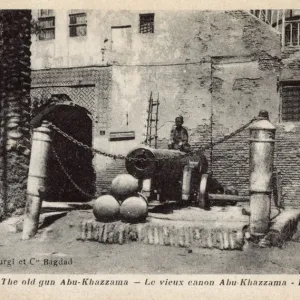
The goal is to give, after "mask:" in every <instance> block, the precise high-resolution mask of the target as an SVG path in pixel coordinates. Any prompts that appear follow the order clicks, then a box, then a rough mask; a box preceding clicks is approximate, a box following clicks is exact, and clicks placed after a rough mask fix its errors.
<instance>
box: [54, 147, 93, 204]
mask: <svg viewBox="0 0 300 300" xmlns="http://www.w3.org/2000/svg"><path fill="white" fill-rule="evenodd" d="M52 152H53V154H54V157H55V159H56V161H57V162H58V164H59V166H60V168H61V170H62V171H63V173H64V174H65V175H66V177H67V178H68V179H69V181H70V182H71V183H72V184H73V186H74V187H75V188H76V189H77V190H78V191H79V192H80V193H82V194H83V195H85V196H87V197H89V198H94V195H91V194H89V193H87V192H85V191H84V190H83V189H82V188H81V187H79V186H78V185H77V183H76V182H75V181H74V180H73V179H72V177H71V176H70V174H69V173H68V172H67V170H66V169H65V167H64V165H63V163H62V161H61V160H60V158H59V156H58V154H57V152H56V150H55V148H54V146H53V145H52Z"/></svg>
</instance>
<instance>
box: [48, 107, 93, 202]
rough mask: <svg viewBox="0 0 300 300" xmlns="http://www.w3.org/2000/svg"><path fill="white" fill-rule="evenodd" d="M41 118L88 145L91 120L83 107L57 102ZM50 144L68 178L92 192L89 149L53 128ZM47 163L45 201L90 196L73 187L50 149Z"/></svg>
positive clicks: (86, 198) (91, 156) (90, 138)
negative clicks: (47, 175)
mask: <svg viewBox="0 0 300 300" xmlns="http://www.w3.org/2000/svg"><path fill="white" fill-rule="evenodd" d="M43 119H44V120H47V121H49V122H52V123H53V124H54V125H56V126H57V127H59V128H60V129H61V130H62V131H64V132H65V133H67V134H68V135H70V136H72V137H74V138H75V139H76V140H78V141H79V142H81V143H83V144H85V145H87V146H89V147H91V146H92V120H91V119H90V117H89V116H88V114H87V111H86V110H85V109H84V108H80V107H78V106H68V105H57V106H56V107H55V108H54V109H53V110H52V111H51V112H49V113H48V114H47V115H45V116H44V118H43ZM52 148H54V149H55V151H56V153H57V156H58V157H59V160H60V161H61V164H62V165H63V168H64V169H65V171H66V172H67V173H68V174H69V176H70V177H71V179H72V181H74V182H75V184H76V185H77V186H78V187H79V188H80V189H82V190H83V191H84V192H85V193H88V194H90V195H93V194H94V192H95V190H94V189H95V172H94V169H93V165H92V158H93V155H92V152H91V151H88V150H86V149H84V148H83V147H80V146H78V145H76V144H74V143H73V142H72V141H70V140H68V139H66V138H65V137H63V136H62V135H61V134H59V133H56V132H55V131H54V132H53V141H52ZM48 163H49V178H48V184H47V201H56V202H77V201H88V200H90V199H91V198H92V197H90V196H88V195H86V194H84V193H82V192H81V191H79V190H78V188H76V187H75V185H74V183H72V181H71V180H70V178H68V176H66V174H65V173H64V171H63V170H62V167H61V165H60V164H59V162H58V161H57V159H56V157H55V155H54V153H53V152H52V151H51V154H50V159H49V162H48Z"/></svg>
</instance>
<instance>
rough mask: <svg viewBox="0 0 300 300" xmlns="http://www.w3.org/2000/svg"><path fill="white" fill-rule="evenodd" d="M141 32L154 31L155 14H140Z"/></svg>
mask: <svg viewBox="0 0 300 300" xmlns="http://www.w3.org/2000/svg"><path fill="white" fill-rule="evenodd" d="M140 33H154V14H142V15H140Z"/></svg>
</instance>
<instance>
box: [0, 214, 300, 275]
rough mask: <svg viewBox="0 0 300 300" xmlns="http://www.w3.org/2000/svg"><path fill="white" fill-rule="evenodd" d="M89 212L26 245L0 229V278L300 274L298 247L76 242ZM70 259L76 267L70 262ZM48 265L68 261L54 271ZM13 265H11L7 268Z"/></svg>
mask: <svg viewBox="0 0 300 300" xmlns="http://www.w3.org/2000/svg"><path fill="white" fill-rule="evenodd" d="M90 215H91V212H88V211H86V212H81V213H80V214H78V213H76V212H70V213H68V214H67V215H66V216H65V217H63V218H60V219H59V220H56V221H55V222H54V223H53V224H51V225H48V226H47V227H44V228H43V229H40V230H39V233H38V234H37V235H36V237H35V238H33V239H31V240H28V241H22V239H21V236H22V233H21V232H18V233H11V232H7V228H6V227H5V226H3V225H1V224H0V272H1V273H23V274H24V273H28V274H29V273H48V274H55V273H57V274H58V273H69V274H101V273H102V274H103V273H104V274H126V273H130V274H145V273H152V274H167V273H168V274H223V273H224V274H229V273H234V274H280V273H281V274H299V272H300V256H299V255H295V253H299V252H300V243H298V242H295V241H291V242H288V243H286V244H285V245H284V247H283V248H282V249H279V248H258V247H257V246H253V245H252V246H245V249H244V251H225V250H223V251H221V250H211V249H194V248H193V249H185V248H173V247H167V246H154V245H143V244H137V243H131V244H126V245H104V244H100V243H98V242H82V241H77V240H76V236H77V228H76V226H77V224H78V223H79V222H80V220H81V219H83V218H85V217H88V216H90ZM70 259H72V261H71V260H70ZM45 260H46V261H47V262H49V261H52V262H53V261H55V260H58V261H61V260H62V261H67V262H71V263H72V264H70V265H58V266H54V265H53V264H52V265H49V264H47V263H46V264H45ZM8 261H10V265H9V262H8Z"/></svg>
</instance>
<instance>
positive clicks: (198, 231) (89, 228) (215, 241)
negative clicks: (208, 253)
mask: <svg viewBox="0 0 300 300" xmlns="http://www.w3.org/2000/svg"><path fill="white" fill-rule="evenodd" d="M248 224H249V216H245V215H243V214H242V208H241V207H226V208H225V207H224V208H222V207H212V209H211V210H210V211H204V210H202V209H200V208H196V207H189V208H182V209H178V210H174V211H173V213H169V214H163V213H149V216H148V218H147V220H146V221H145V222H144V223H139V224H129V223H124V222H122V221H117V222H111V223H102V222H98V221H96V220H95V219H94V218H91V219H88V220H83V221H81V223H80V225H79V228H78V229H79V232H78V237H77V239H78V240H82V241H97V242H99V243H108V244H121V245H122V244H124V243H131V242H136V243H144V244H150V245H166V246H172V247H186V248H189V247H198V248H216V249H222V250H234V249H237V250H240V249H242V247H243V244H244V229H245V228H246V227H247V226H248Z"/></svg>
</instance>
